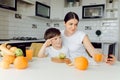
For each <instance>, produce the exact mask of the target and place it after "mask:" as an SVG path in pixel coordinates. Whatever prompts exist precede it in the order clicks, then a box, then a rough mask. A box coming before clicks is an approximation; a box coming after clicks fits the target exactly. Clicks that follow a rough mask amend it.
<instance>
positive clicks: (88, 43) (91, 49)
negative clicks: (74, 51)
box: [83, 35, 116, 64]
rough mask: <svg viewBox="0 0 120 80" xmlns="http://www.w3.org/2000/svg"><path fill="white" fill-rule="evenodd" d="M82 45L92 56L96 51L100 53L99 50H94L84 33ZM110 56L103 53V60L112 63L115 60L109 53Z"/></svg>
mask: <svg viewBox="0 0 120 80" xmlns="http://www.w3.org/2000/svg"><path fill="white" fill-rule="evenodd" d="M83 45H84V46H85V48H86V50H87V51H88V53H89V54H90V55H91V56H92V57H94V54H96V53H100V52H99V51H97V50H95V48H94V47H93V45H92V44H91V42H90V40H89V38H88V36H87V35H86V36H85V37H84V39H83ZM110 56H111V57H112V58H106V56H105V55H104V54H103V60H104V61H105V62H106V63H107V64H114V63H115V61H116V58H115V56H114V55H110Z"/></svg>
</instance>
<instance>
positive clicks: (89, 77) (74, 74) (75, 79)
mask: <svg viewBox="0 0 120 80" xmlns="http://www.w3.org/2000/svg"><path fill="white" fill-rule="evenodd" d="M119 74H120V62H116V64H114V65H112V66H111V65H108V64H105V63H101V64H90V65H89V67H88V69H87V70H85V71H82V70H78V69H76V68H75V67H74V66H68V65H66V64H65V63H54V62H51V60H50V58H33V61H32V62H29V67H28V68H27V69H24V70H17V69H15V68H14V67H13V65H11V68H10V69H7V70H4V69H2V68H0V80H16V79H17V80H115V79H117V80H120V75H119Z"/></svg>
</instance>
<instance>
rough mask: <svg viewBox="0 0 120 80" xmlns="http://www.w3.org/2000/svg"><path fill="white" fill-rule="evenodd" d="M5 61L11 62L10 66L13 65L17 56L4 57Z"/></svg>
mask: <svg viewBox="0 0 120 80" xmlns="http://www.w3.org/2000/svg"><path fill="white" fill-rule="evenodd" d="M3 60H4V61H7V62H9V63H10V64H12V63H13V62H14V60H15V56H13V55H4V56H3Z"/></svg>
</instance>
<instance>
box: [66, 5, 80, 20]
mask: <svg viewBox="0 0 120 80" xmlns="http://www.w3.org/2000/svg"><path fill="white" fill-rule="evenodd" d="M70 11H72V12H75V13H76V14H77V15H78V16H79V18H80V19H82V6H79V7H67V8H64V16H65V15H66V14H67V13H68V12H70Z"/></svg>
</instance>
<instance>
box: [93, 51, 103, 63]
mask: <svg viewBox="0 0 120 80" xmlns="http://www.w3.org/2000/svg"><path fill="white" fill-rule="evenodd" d="M93 58H94V60H95V62H97V63H99V62H101V61H102V54H101V53H96V54H94V57H93Z"/></svg>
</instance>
